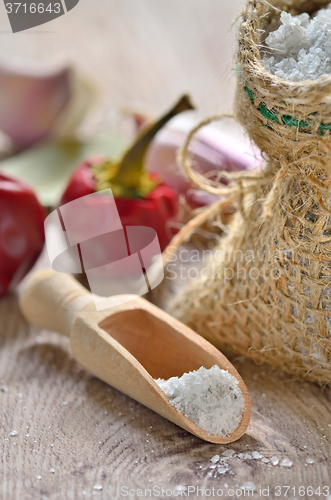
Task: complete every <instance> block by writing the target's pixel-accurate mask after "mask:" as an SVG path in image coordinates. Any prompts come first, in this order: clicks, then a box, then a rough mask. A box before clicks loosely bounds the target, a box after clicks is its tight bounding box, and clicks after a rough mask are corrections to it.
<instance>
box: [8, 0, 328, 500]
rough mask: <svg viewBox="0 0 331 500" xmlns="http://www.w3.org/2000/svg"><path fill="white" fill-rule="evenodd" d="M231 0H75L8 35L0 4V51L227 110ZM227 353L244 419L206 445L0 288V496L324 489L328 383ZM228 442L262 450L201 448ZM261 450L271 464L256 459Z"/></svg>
mask: <svg viewBox="0 0 331 500" xmlns="http://www.w3.org/2000/svg"><path fill="white" fill-rule="evenodd" d="M240 5H241V0H233V1H231V2H229V1H228V0H203V1H202V0H180V1H178V0H81V1H80V3H79V4H78V6H77V7H76V8H75V9H74V10H72V11H71V12H70V13H69V14H67V15H65V16H64V17H62V18H59V19H58V20H56V21H54V22H52V23H51V24H48V25H45V26H43V27H39V28H38V29H35V30H31V31H30V32H27V33H22V34H15V35H13V34H11V33H10V27H9V22H8V20H7V19H6V17H5V12H4V8H3V7H2V6H0V61H1V62H2V63H8V61H9V62H10V63H11V64H15V65H20V64H22V63H23V64H24V65H25V66H30V65H33V66H36V67H39V68H44V67H52V66H53V65H54V64H60V63H63V62H64V61H74V62H75V63H77V64H78V65H79V66H80V67H82V68H83V69H84V70H85V71H86V72H87V73H91V74H94V75H95V77H96V78H97V80H99V81H100V86H101V87H102V88H103V91H104V101H103V102H104V103H107V106H110V107H111V106H113V107H117V106H132V105H135V106H141V107H142V108H144V109H145V110H147V111H151V112H160V111H161V110H163V109H165V108H166V107H167V106H168V104H169V102H172V101H174V100H175V99H176V97H177V96H178V95H179V94H180V93H181V92H183V91H189V92H191V94H192V96H193V99H194V100H195V102H196V104H197V105H198V106H199V107H200V109H201V112H202V114H207V113H211V112H215V111H218V110H226V109H228V108H229V106H230V103H231V100H232V97H233V90H234V78H233V76H232V75H233V73H234V72H233V71H231V69H232V68H233V64H232V62H231V54H232V52H233V48H234V31H235V30H234V29H232V30H230V26H231V23H232V22H233V21H234V20H235V19H236V17H237V15H238V13H239V10H240ZM233 362H234V364H235V366H236V367H237V369H238V371H239V372H240V374H241V375H242V377H243V378H244V380H245V382H246V384H247V386H248V389H249V390H250V393H251V396H252V402H253V417H252V422H251V425H250V427H249V430H248V432H247V434H246V435H245V436H244V437H243V438H242V439H240V440H239V441H238V442H236V443H234V444H232V445H228V446H219V445H212V444H208V443H205V442H203V441H201V440H199V439H198V438H195V437H193V436H191V435H189V434H188V433H187V432H184V431H183V430H182V429H180V428H178V427H176V426H175V425H173V424H171V423H170V422H167V421H165V420H164V419H163V418H161V417H160V416H158V415H156V414H154V413H153V412H152V411H150V410H148V409H146V408H144V407H142V406H141V405H139V404H138V403H136V402H135V401H133V400H131V399H129V398H127V397H126V396H124V395H122V394H120V393H119V392H117V391H116V390H114V389H112V388H111V387H108V386H106V385H105V384H104V383H102V382H100V381H98V380H97V379H95V378H93V377H91V376H90V375H89V374H87V373H86V372H84V371H83V370H81V369H80V368H79V366H77V364H76V363H75V361H74V360H73V359H72V357H71V355H70V351H69V346H68V340H67V339H65V338H62V337H60V336H59V335H57V334H55V333H52V332H46V331H43V332H40V331H37V330H36V329H34V328H31V327H29V326H28V325H27V324H26V322H25V321H24V320H23V318H22V317H21V315H20V312H19V309H18V305H17V299H16V297H15V296H12V297H8V298H5V299H2V300H1V301H0V453H1V466H0V498H1V500H14V499H19V500H25V499H26V500H30V499H31V500H47V499H48V500H55V499H59V500H66V499H73V500H76V499H85V498H86V499H88V498H91V499H93V498H97V499H112V498H125V497H124V496H123V497H122V496H121V488H124V489H123V493H125V491H127V490H125V487H131V488H134V489H135V492H136V495H135V496H130V498H139V491H138V488H142V489H145V488H153V487H161V486H163V487H164V488H169V489H171V490H174V489H175V487H178V488H179V487H180V486H182V487H185V486H186V487H188V486H191V487H197V486H199V487H204V488H210V489H212V488H215V490H214V491H215V495H216V490H217V489H220V488H221V489H222V490H223V497H229V496H231V490H232V489H234V491H237V490H238V491H237V493H235V494H234V495H232V498H239V497H240V491H243V490H240V488H241V487H245V486H252V487H254V488H255V491H254V498H262V497H263V495H262V493H260V487H263V488H264V489H265V488H267V487H269V488H270V490H269V492H268V491H266V490H264V494H265V495H264V498H282V499H283V498H292V499H294V498H319V499H320V498H327V499H328V500H330V499H331V474H330V462H329V459H330V452H331V447H330V438H331V418H330V409H331V394H330V391H329V390H327V389H325V390H324V391H323V390H321V389H320V388H318V387H317V386H315V385H313V384H310V383H306V382H302V381H301V382H298V381H293V380H291V379H290V378H289V377H287V376H284V375H277V374H273V373H271V372H270V369H269V368H268V367H256V366H254V365H252V364H251V363H250V362H248V361H244V360H240V359H234V360H233ZM12 431H17V434H16V433H14V434H16V435H11V433H12ZM226 449H231V450H234V451H235V453H236V454H238V453H248V452H253V451H257V452H259V453H260V455H262V456H263V459H262V458H260V459H249V458H247V456H246V458H238V457H237V456H236V457H233V458H229V459H227V461H226V464H227V465H224V468H223V473H217V472H215V470H214V469H211V468H210V465H212V464H211V462H210V458H211V457H212V456H213V455H215V454H221V453H222V452H223V451H225V450H226ZM273 456H276V457H278V459H279V464H278V465H272V464H271V462H270V461H268V460H270V458H271V457H273ZM284 458H287V459H289V460H291V461H292V462H293V465H292V466H291V467H290V468H288V467H284V466H281V465H280V463H281V461H282V460H283V459H284ZM307 459H311V461H313V463H309V464H308V463H307ZM225 469H227V470H225ZM224 470H225V471H224ZM214 476H215V477H214ZM277 486H281V487H283V489H282V490H281V492H280V495H277V492H278V493H279V490H277V489H276V487H277ZM285 486H289V487H290V488H291V489H289V490H288V491H287V494H285V493H286V489H285V488H284V487H285ZM300 486H302V487H303V488H304V489H305V490H303V489H301V490H300V491H299V489H298V488H299V487H300ZM308 486H311V487H313V494H310V493H311V490H308V491H307V488H308ZM294 487H295V488H296V490H295V491H294V489H293V488H294ZM318 487H320V490H319V491H320V495H319V494H318ZM324 487H325V488H324ZM327 487H329V488H330V492H328V490H327ZM323 488H324V489H323ZM178 491H179V490H177V492H178ZM300 492H301V494H300ZM131 493H133V492H131ZM302 493H303V494H302ZM147 494H148V492H147ZM175 494H176V491H174V492H173V493H172V494H171V495H170V496H168V497H169V498H175ZM168 495H169V491H168ZM242 496H244V495H242ZM246 496H247V495H246ZM154 497H155V498H157V496H156V495H154ZM199 497H200V498H201V492H200V494H199ZM190 498H197V494H196V493H191V494H190Z"/></svg>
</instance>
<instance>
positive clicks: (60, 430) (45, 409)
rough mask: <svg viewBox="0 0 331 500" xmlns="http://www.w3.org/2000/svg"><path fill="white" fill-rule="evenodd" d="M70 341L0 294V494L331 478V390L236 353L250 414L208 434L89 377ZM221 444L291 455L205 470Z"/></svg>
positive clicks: (69, 494) (79, 494)
mask: <svg viewBox="0 0 331 500" xmlns="http://www.w3.org/2000/svg"><path fill="white" fill-rule="evenodd" d="M68 344H69V341H68V339H67V338H64V337H62V336H60V335H58V334H55V333H51V332H46V331H44V332H40V331H38V330H36V329H34V328H31V327H29V326H28V325H27V324H26V323H25V321H24V320H23V318H22V317H21V315H20V312H19V310H18V305H17V299H16V297H8V298H6V299H4V300H2V301H1V302H0V387H1V390H0V422H1V428H0V445H1V460H2V463H1V468H0V484H1V486H0V498H3V499H6V500H7V499H10V500H11V499H16V498H18V499H27V500H30V499H33V500H35V499H43V500H46V498H48V499H52V500H53V499H61V500H62V499H64V500H65V499H76V498H100V499H101V498H102V499H103V498H104V499H106V498H121V495H120V491H121V490H120V489H121V488H122V487H125V486H127V487H132V488H134V489H137V488H149V487H151V486H163V487H168V488H172V489H173V488H174V487H175V486H176V485H184V486H189V485H191V486H198V485H199V486H200V487H208V488H212V487H215V488H216V487H217V488H223V489H224V490H227V489H229V488H235V489H236V488H237V486H236V485H238V487H240V486H243V485H244V484H245V483H246V482H247V481H249V482H253V483H254V484H255V487H256V488H257V491H256V492H255V495H254V497H255V498H259V494H258V489H259V487H260V485H262V486H263V487H267V486H270V487H271V488H274V487H275V486H277V485H290V486H299V485H303V486H305V487H307V486H308V485H312V486H314V487H315V488H317V487H318V486H319V485H320V486H327V485H329V486H330V463H329V459H330V452H331V447H330V438H331V432H330V431H331V427H330V404H331V394H330V391H329V390H325V391H322V390H321V389H320V388H318V387H317V386H315V385H314V384H310V383H305V382H295V381H292V380H290V379H289V378H288V377H286V376H283V375H275V374H272V373H270V371H269V368H266V367H256V366H254V365H251V364H250V363H249V362H248V361H243V360H233V362H234V365H235V367H236V368H237V369H238V371H239V373H240V374H241V376H242V377H243V379H244V380H245V382H246V384H247V386H248V389H249V391H250V394H251V397H252V403H253V416H252V421H251V425H250V427H249V429H248V432H247V433H246V434H245V435H244V436H243V437H242V438H241V439H240V440H239V441H238V442H236V443H233V444H231V445H228V446H222V445H213V444H208V443H206V442H204V441H201V440H200V439H198V438H196V437H194V436H192V435H190V434H189V433H187V432H185V431H183V430H182V429H181V428H179V427H177V426H175V425H174V424H172V423H170V422H168V421H167V420H165V419H163V418H162V417H160V416H159V415H157V414H156V413H154V412H152V411H151V410H148V409H147V408H145V407H143V406H141V405H140V404H139V403H136V402H135V401H133V400H132V399H130V398H128V397H127V396H124V395H123V394H121V393H119V392H118V391H116V390H115V389H112V388H111V387H109V386H107V385H106V384H104V383H103V382H101V381H99V380H97V379H95V378H94V377H92V376H90V375H89V374H88V373H87V372H85V371H84V370H82V369H81V368H79V366H78V365H77V363H76V362H75V361H74V360H73V359H72V357H71V355H70V352H69V345H68ZM13 430H17V431H18V435H17V436H10V432H11V431H13ZM27 434H29V436H27ZM147 434H148V435H147ZM225 449H232V450H234V451H235V452H236V453H240V452H244V453H245V452H249V451H258V452H259V453H260V454H261V455H263V456H264V457H266V458H270V457H272V456H274V455H275V456H277V457H278V458H279V460H280V461H281V459H282V458H289V459H291V460H292V461H293V466H292V467H291V468H290V469H287V468H284V467H280V466H279V465H277V466H272V465H270V463H268V464H266V463H263V462H262V461H261V459H260V460H243V459H239V458H231V459H228V460H227V463H228V465H229V470H228V471H227V472H225V473H224V474H222V475H217V477H216V478H214V477H208V474H209V473H210V472H212V469H209V466H210V465H211V462H210V461H209V460H210V458H211V457H212V456H213V455H215V454H221V452H222V451H224V450H225ZM307 458H313V459H314V464H311V465H306V459H307ZM51 469H54V472H50V470H51ZM39 476H40V477H41V478H40V479H39ZM96 484H100V485H102V490H94V489H93V488H94V486H95V485H96ZM225 484H227V487H226V486H225ZM84 491H85V492H86V493H85V494H84V493H83V492H84ZM116 491H117V493H116ZM172 497H173V496H172ZM172 497H171V498H172ZM293 497H294V496H293V495H292V496H291V497H290V498H293ZM123 498H124V497H123ZM132 498H135V497H134V496H133V497H132ZM136 498H138V496H136ZM191 498H196V496H195V495H193V494H192V496H191ZM269 498H277V497H276V496H275V495H272V496H271V495H270V496H269ZM282 498H285V497H282ZM301 498H318V497H317V496H312V497H308V496H307V495H305V496H303V497H301Z"/></svg>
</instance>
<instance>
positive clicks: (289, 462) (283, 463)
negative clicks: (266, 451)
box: [280, 458, 293, 467]
mask: <svg viewBox="0 0 331 500" xmlns="http://www.w3.org/2000/svg"><path fill="white" fill-rule="evenodd" d="M280 465H281V466H282V467H292V465H293V462H292V460H290V459H289V458H283V460H282V461H281V462H280Z"/></svg>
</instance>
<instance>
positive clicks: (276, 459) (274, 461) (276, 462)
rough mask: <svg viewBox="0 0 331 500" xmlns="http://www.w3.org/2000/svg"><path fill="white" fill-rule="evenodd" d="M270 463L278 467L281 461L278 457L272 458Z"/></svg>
mask: <svg viewBox="0 0 331 500" xmlns="http://www.w3.org/2000/svg"><path fill="white" fill-rule="evenodd" d="M270 462H271V463H272V465H278V464H279V460H278V458H277V457H271V458H270Z"/></svg>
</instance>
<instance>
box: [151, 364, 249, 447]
mask: <svg viewBox="0 0 331 500" xmlns="http://www.w3.org/2000/svg"><path fill="white" fill-rule="evenodd" d="M156 383H157V384H158V385H159V386H160V387H161V389H162V390H163V391H164V392H165V393H166V395H167V396H168V397H169V402H170V403H171V404H172V405H173V406H175V407H176V409H177V410H178V411H180V412H182V413H183V414H184V415H185V416H186V417H187V418H189V419H190V420H192V422H194V423H195V424H196V425H197V426H199V427H200V428H201V429H203V430H205V431H207V432H209V433H211V434H214V435H217V436H223V437H225V436H229V435H230V434H232V433H233V432H234V431H235V430H236V429H237V428H238V426H239V424H240V422H241V419H242V415H243V412H244V409H245V403H244V398H243V395H242V392H241V390H240V389H239V387H238V381H237V380H236V378H235V377H234V376H233V375H231V374H230V373H229V372H228V371H226V370H221V368H219V366H217V365H214V366H213V367H212V368H210V369H209V370H207V369H206V368H204V367H203V366H202V367H201V368H199V369H198V370H196V371H192V372H189V373H184V375H182V376H181V377H179V378H178V377H172V378H170V379H169V380H162V379H157V380H156Z"/></svg>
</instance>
